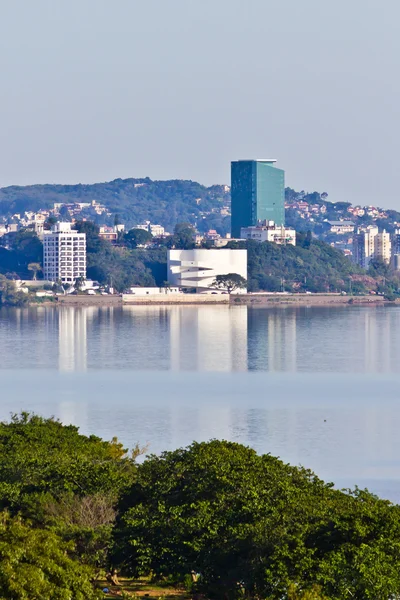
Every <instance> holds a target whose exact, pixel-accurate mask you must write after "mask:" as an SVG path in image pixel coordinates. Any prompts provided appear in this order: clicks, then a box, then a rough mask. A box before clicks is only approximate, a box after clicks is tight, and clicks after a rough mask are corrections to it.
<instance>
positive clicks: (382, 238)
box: [375, 230, 392, 264]
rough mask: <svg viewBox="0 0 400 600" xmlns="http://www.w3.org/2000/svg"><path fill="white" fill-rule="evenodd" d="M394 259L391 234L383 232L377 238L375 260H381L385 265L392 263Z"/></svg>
mask: <svg viewBox="0 0 400 600" xmlns="http://www.w3.org/2000/svg"><path fill="white" fill-rule="evenodd" d="M391 257H392V242H391V239H390V233H387V232H386V231H385V230H383V232H382V233H378V234H377V235H376V236H375V258H380V259H382V260H383V261H385V263H388V264H389V263H390V259H391Z"/></svg>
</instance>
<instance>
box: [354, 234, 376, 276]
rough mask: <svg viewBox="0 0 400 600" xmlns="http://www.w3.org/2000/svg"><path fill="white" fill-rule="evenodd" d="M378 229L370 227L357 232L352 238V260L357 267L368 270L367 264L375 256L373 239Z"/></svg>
mask: <svg viewBox="0 0 400 600" xmlns="http://www.w3.org/2000/svg"><path fill="white" fill-rule="evenodd" d="M377 235H378V228H377V227H372V226H371V225H370V226H368V227H366V228H364V229H361V228H359V229H358V230H357V233H355V234H354V236H353V260H354V262H355V263H356V264H357V265H360V267H363V269H368V266H369V263H370V261H371V259H372V258H374V256H375V238H376V236H377Z"/></svg>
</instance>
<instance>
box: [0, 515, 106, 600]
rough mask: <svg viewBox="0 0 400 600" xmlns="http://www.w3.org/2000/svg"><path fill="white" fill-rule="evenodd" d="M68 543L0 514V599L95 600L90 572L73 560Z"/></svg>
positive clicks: (18, 519)
mask: <svg viewBox="0 0 400 600" xmlns="http://www.w3.org/2000/svg"><path fill="white" fill-rule="evenodd" d="M72 549H73V547H72V545H71V544H66V543H64V542H63V541H62V540H61V539H60V538H59V537H58V536H57V535H55V534H54V533H52V532H51V531H45V530H38V529H34V528H32V526H31V525H30V524H29V523H27V524H25V523H24V522H23V521H22V520H21V519H20V518H14V519H13V518H11V517H10V516H9V515H8V514H7V513H4V512H3V513H0V597H1V598H9V599H11V600H27V599H33V598H49V599H50V598H51V599H54V600H57V599H59V600H63V599H64V598H65V599H67V598H68V599H69V600H96V599H97V598H100V597H101V596H100V594H99V592H98V591H96V590H95V589H94V587H93V585H92V583H91V578H92V577H93V571H92V570H91V569H90V568H89V567H85V566H83V565H81V564H79V563H78V562H77V561H75V560H73V558H71V556H70V554H69V553H70V551H71V550H72Z"/></svg>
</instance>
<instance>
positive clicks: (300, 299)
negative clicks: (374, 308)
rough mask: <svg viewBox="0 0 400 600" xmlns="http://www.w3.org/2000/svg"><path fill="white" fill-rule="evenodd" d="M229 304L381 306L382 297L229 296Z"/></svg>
mask: <svg viewBox="0 0 400 600" xmlns="http://www.w3.org/2000/svg"><path fill="white" fill-rule="evenodd" d="M231 303H233V304H239V305H240V304H246V305H248V306H272V305H279V306H282V305H284V306H288V305H290V306H319V305H321V306H322V305H325V306H326V305H329V304H341V305H354V304H357V305H360V304H362V305H366V304H368V305H382V304H384V303H385V299H384V298H383V296H375V295H371V296H347V295H346V296H342V295H341V294H288V295H283V294H282V295H275V294H240V295H237V296H231Z"/></svg>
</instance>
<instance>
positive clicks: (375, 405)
mask: <svg viewBox="0 0 400 600" xmlns="http://www.w3.org/2000/svg"><path fill="white" fill-rule="evenodd" d="M0 357H1V358H0V365H1V371H0V377H1V388H0V390H1V399H0V418H1V419H8V418H9V416H10V413H13V412H19V411H21V410H29V411H35V412H37V413H40V414H43V415H45V416H50V415H54V416H56V417H58V418H60V419H61V420H62V421H63V422H64V423H74V424H76V425H78V426H79V427H80V428H81V430H82V432H83V433H94V434H97V435H100V436H102V437H104V438H107V439H110V438H111V437H113V436H118V438H120V439H121V441H123V442H124V444H126V446H128V447H132V446H133V445H134V444H136V443H139V444H141V445H143V446H144V445H147V446H148V451H149V452H156V453H158V452H161V451H162V450H168V449H174V448H176V447H178V446H182V445H187V444H189V443H190V442H191V441H193V440H198V441H200V440H207V439H211V438H223V439H230V440H234V441H238V442H241V443H244V444H248V445H250V446H252V447H254V448H255V449H256V450H257V451H259V452H270V453H271V454H273V455H277V456H280V457H281V458H282V459H283V460H284V461H287V462H290V463H292V464H295V465H298V464H302V465H304V466H306V467H309V468H311V469H313V470H314V471H315V472H316V473H317V474H318V475H319V476H320V477H322V478H323V479H326V480H329V481H333V482H335V484H336V485H337V486H340V487H354V486H355V485H358V486H359V487H368V489H370V490H371V491H373V492H375V493H377V494H379V495H381V496H383V497H387V498H389V499H391V500H393V501H396V502H397V501H398V502H400V435H399V431H400V429H399V428H400V375H399V366H400V307H394V306H393V307H391V306H387V307H376V306H375V307H357V306H352V307H348V306H335V307H297V308H294V307H278V308H271V307H268V308H247V307H245V306H232V307H228V306H169V307H166V306H124V307H117V308H116V307H104V308H98V307H76V308H75V307H64V308H63V307H59V308H54V307H32V308H24V309H5V308H3V309H1V310H0Z"/></svg>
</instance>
